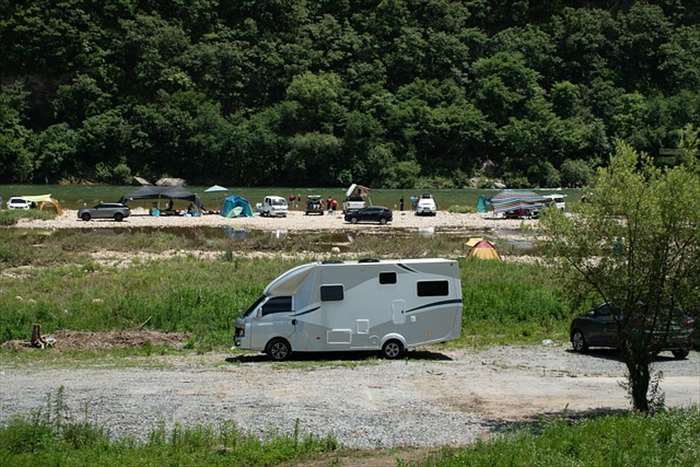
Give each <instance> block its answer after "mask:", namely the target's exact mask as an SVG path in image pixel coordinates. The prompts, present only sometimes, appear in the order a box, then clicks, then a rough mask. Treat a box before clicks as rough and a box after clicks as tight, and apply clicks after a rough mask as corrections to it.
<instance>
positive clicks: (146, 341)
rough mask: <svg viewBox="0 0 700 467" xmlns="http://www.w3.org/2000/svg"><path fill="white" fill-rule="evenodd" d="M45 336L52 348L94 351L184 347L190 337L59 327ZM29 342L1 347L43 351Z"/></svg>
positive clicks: (59, 350)
mask: <svg viewBox="0 0 700 467" xmlns="http://www.w3.org/2000/svg"><path fill="white" fill-rule="evenodd" d="M145 324H147V323H145ZM43 337H44V338H47V337H49V338H53V339H55V343H53V345H52V346H51V347H52V351H55V352H63V351H69V350H70V351H72V350H88V351H92V350H107V349H113V348H118V347H122V348H126V347H142V346H144V345H153V346H165V347H173V348H181V347H182V346H183V345H184V344H185V342H186V341H187V339H189V337H190V334H188V333H185V332H160V331H150V330H140V331H103V332H92V331H69V330H60V331H56V332H54V333H52V334H49V335H45V336H43ZM29 344H30V343H29V341H22V340H10V341H6V342H3V343H2V345H1V346H0V347H2V348H3V349H8V350H15V351H18V352H41V351H42V350H39V349H35V348H32V347H31V346H30V345H29Z"/></svg>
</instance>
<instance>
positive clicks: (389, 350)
mask: <svg viewBox="0 0 700 467" xmlns="http://www.w3.org/2000/svg"><path fill="white" fill-rule="evenodd" d="M399 352H400V349H399V345H398V344H395V343H393V342H392V343H391V344H387V346H386V354H387V356H389V357H392V358H393V357H396V356H398V355H399Z"/></svg>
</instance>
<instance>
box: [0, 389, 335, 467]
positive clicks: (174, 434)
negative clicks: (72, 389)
mask: <svg viewBox="0 0 700 467" xmlns="http://www.w3.org/2000/svg"><path fill="white" fill-rule="evenodd" d="M336 449H338V443H337V441H336V440H335V439H334V438H332V437H324V438H320V437H316V436H312V435H302V434H300V433H299V431H298V427H295V429H294V431H293V432H292V433H291V434H281V433H271V434H269V435H268V436H267V437H265V438H264V439H262V440H261V439H259V438H258V437H256V436H254V435H250V434H247V433H245V432H242V431H240V430H239V429H238V428H237V427H236V426H235V425H234V424H232V423H230V424H225V425H223V426H220V427H216V428H214V427H210V426H188V427H183V426H176V427H175V428H174V429H172V430H165V429H164V428H159V429H156V430H154V431H152V432H151V433H150V435H149V436H148V439H147V440H146V441H137V440H134V439H129V438H127V439H113V438H110V437H109V433H108V431H107V429H105V428H103V427H101V426H97V425H95V424H93V423H91V422H90V421H89V420H88V416H87V414H85V415H84V416H83V417H82V420H80V419H78V420H76V419H73V418H70V417H67V416H66V411H65V407H64V406H63V405H62V392H61V391H58V393H57V395H56V396H53V397H51V398H50V403H49V404H48V406H47V408H45V409H44V410H42V411H40V412H37V413H34V414H32V415H31V416H29V417H23V418H15V419H13V420H12V421H10V422H9V423H8V424H7V425H6V426H3V427H1V428H0V458H2V459H3V465H5V466H34V465H69V466H73V465H81V466H82V465H84V466H92V465H123V466H132V465H133V466H147V465H153V466H156V465H202V466H204V465H206V466H217V465H221V466H223V465H227V466H249V465H276V464H280V463H283V462H289V461H293V460H296V461H300V460H302V459H308V458H311V457H313V456H315V455H319V454H322V453H327V452H331V451H334V450H336Z"/></svg>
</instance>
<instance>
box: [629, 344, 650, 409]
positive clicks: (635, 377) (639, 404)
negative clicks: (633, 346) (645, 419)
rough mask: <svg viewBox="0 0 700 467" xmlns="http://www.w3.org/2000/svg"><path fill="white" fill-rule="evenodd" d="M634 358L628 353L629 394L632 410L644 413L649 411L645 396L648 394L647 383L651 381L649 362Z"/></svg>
mask: <svg viewBox="0 0 700 467" xmlns="http://www.w3.org/2000/svg"><path fill="white" fill-rule="evenodd" d="M635 357H637V356H636V355H634V354H630V353H628V355H627V358H628V360H627V370H628V372H629V374H628V381H629V392H630V395H631V396H632V405H633V406H634V410H638V411H640V412H644V413H646V412H648V411H649V400H648V399H647V394H648V393H649V382H650V380H651V377H650V376H649V362H648V361H647V359H637V358H635ZM640 360H641V361H640Z"/></svg>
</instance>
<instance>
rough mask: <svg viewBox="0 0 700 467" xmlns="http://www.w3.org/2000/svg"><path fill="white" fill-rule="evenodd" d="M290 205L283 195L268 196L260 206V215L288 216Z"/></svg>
mask: <svg viewBox="0 0 700 467" xmlns="http://www.w3.org/2000/svg"><path fill="white" fill-rule="evenodd" d="M288 212H289V205H288V204H287V200H286V199H284V198H282V197H281V196H266V197H265V199H264V200H263V202H262V206H260V215H261V216H264V217H287V213H288Z"/></svg>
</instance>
